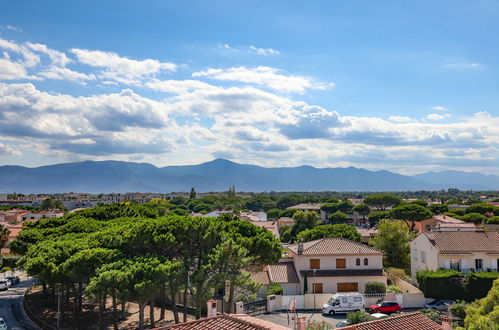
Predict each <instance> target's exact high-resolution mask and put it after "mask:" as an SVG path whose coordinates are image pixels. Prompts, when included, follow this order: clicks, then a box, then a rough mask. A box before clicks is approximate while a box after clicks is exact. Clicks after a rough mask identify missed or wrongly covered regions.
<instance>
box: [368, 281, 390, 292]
mask: <svg viewBox="0 0 499 330" xmlns="http://www.w3.org/2000/svg"><path fill="white" fill-rule="evenodd" d="M364 292H365V293H386V284H385V283H382V282H371V281H370V282H366V288H365V290H364Z"/></svg>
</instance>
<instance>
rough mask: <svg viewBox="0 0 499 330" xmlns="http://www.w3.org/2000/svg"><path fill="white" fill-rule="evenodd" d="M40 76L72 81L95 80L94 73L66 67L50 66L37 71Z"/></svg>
mask: <svg viewBox="0 0 499 330" xmlns="http://www.w3.org/2000/svg"><path fill="white" fill-rule="evenodd" d="M38 74H39V75H40V76H42V77H44V78H48V79H56V80H69V81H74V82H83V81H85V80H95V79H96V78H95V75H94V74H85V73H82V72H77V71H73V70H71V69H68V68H61V67H57V66H52V67H50V68H48V69H47V70H45V71H41V72H39V73H38Z"/></svg>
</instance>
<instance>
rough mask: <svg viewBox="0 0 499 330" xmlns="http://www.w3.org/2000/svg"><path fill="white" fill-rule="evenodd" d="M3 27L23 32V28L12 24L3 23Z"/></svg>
mask: <svg viewBox="0 0 499 330" xmlns="http://www.w3.org/2000/svg"><path fill="white" fill-rule="evenodd" d="M4 27H5V28H6V29H7V30H11V31H16V32H23V30H22V29H21V28H19V27H17V26H14V25H5V26H4Z"/></svg>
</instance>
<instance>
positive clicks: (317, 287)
mask: <svg viewBox="0 0 499 330" xmlns="http://www.w3.org/2000/svg"><path fill="white" fill-rule="evenodd" d="M287 253H288V256H289V257H288V258H283V259H281V260H280V261H279V262H278V263H277V264H274V265H269V266H267V267H266V269H265V270H264V272H265V271H266V273H267V274H268V275H267V276H268V277H266V278H265V279H266V280H267V283H269V282H277V283H279V284H281V286H282V287H283V288H284V294H285V295H286V294H303V293H304V290H305V288H306V289H307V293H314V292H315V293H336V292H364V289H365V284H366V282H369V281H375V282H382V283H385V284H386V274H385V272H384V271H383V252H382V251H380V250H377V249H374V248H372V247H369V246H366V245H364V244H361V243H357V242H353V241H350V240H347V239H344V238H339V237H331V238H321V239H318V240H315V241H310V242H306V243H299V244H295V245H291V246H289V247H288V249H287ZM262 275H263V276H262ZM262 277H265V273H259V275H258V278H260V279H261V278H262ZM253 278H254V279H257V277H253ZM275 279H277V281H276V280H275ZM261 282H262V283H263V281H261ZM305 282H307V284H306V285H305Z"/></svg>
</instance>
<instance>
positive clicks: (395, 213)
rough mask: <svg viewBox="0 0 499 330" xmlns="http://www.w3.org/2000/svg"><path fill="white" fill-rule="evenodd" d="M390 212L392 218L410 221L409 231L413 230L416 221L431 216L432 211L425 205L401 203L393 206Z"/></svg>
mask: <svg viewBox="0 0 499 330" xmlns="http://www.w3.org/2000/svg"><path fill="white" fill-rule="evenodd" d="M390 214H391V216H392V218H394V219H398V220H405V221H410V222H411V231H412V230H414V226H415V225H416V221H421V220H424V219H428V218H431V217H432V213H431V211H430V210H428V209H427V208H426V207H424V206H421V205H418V204H402V205H399V206H396V207H394V208H393V209H392V210H391V211H390Z"/></svg>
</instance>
